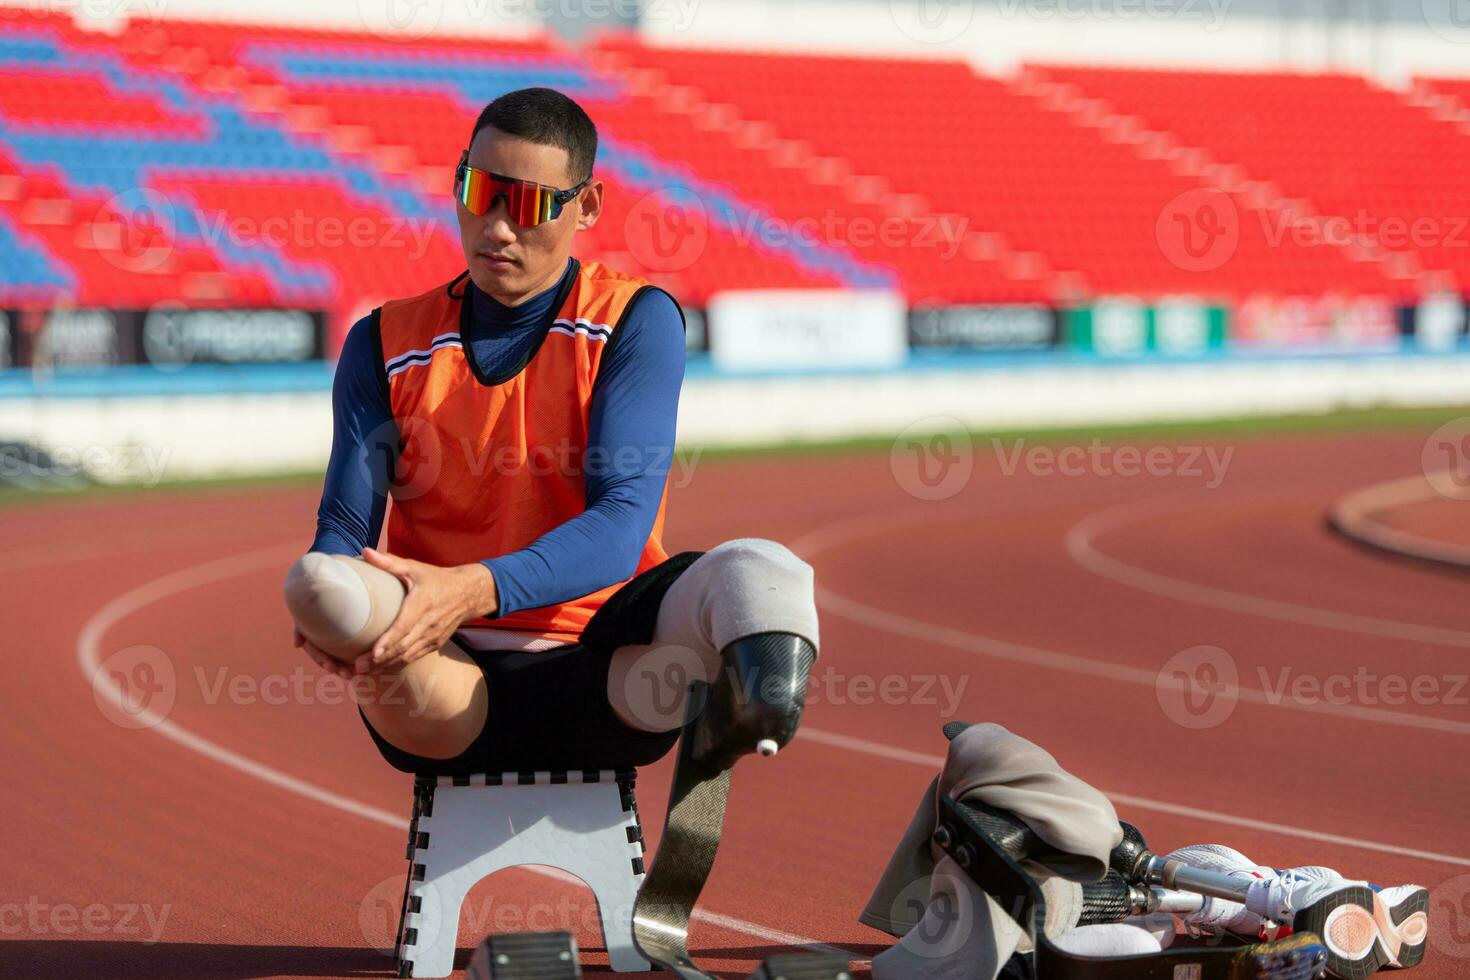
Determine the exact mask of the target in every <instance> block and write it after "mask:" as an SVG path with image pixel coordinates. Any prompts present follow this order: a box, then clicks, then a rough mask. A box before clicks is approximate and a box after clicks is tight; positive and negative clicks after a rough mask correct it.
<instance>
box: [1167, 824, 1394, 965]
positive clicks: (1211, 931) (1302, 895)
mask: <svg viewBox="0 0 1470 980" xmlns="http://www.w3.org/2000/svg"><path fill="white" fill-rule="evenodd" d="M1168 859H1170V860H1178V861H1182V862H1184V863H1185V864H1187V865H1190V866H1191V867H1195V868H1200V869H1203V870H1207V871H1217V872H1220V873H1222V874H1227V875H1230V876H1231V877H1234V878H1242V879H1246V880H1247V881H1248V882H1249V884H1250V889H1249V891H1248V892H1247V893H1246V899H1245V902H1244V904H1242V903H1239V902H1230V901H1226V900H1223V899H1218V898H1210V899H1206V900H1205V902H1204V905H1203V907H1202V908H1201V909H1200V910H1199V911H1198V912H1191V913H1188V914H1186V915H1183V916H1181V917H1180V920H1181V922H1182V923H1183V924H1184V927H1185V928H1186V929H1187V930H1189V931H1191V932H1194V933H1196V934H1204V935H1219V934H1221V933H1222V932H1232V933H1235V934H1236V935H1241V936H1247V937H1250V938H1252V939H1255V938H1261V939H1272V938H1275V937H1277V936H1279V935H1282V934H1284V933H1288V932H1314V933H1316V934H1317V935H1318V936H1320V937H1321V938H1322V942H1323V945H1325V946H1326V947H1327V969H1328V971H1329V972H1330V973H1332V974H1333V975H1334V976H1338V977H1343V978H1346V980H1363V978H1365V977H1368V976H1371V975H1372V974H1374V973H1376V972H1378V970H1379V969H1380V968H1381V967H1384V966H1387V965H1389V964H1390V963H1392V962H1393V961H1394V957H1393V955H1392V954H1391V953H1390V947H1391V946H1394V945H1396V944H1394V943H1392V942H1391V941H1390V939H1389V938H1388V937H1385V936H1383V935H1382V933H1381V930H1380V927H1379V925H1378V921H1377V917H1376V915H1375V911H1374V909H1375V901H1374V892H1373V889H1371V888H1370V887H1368V885H1367V884H1365V883H1363V882H1353V881H1348V880H1347V879H1345V878H1342V877H1341V876H1335V875H1324V874H1321V873H1319V872H1318V871H1317V870H1316V869H1314V871H1313V872H1312V873H1309V874H1303V873H1300V872H1298V871H1296V870H1286V871H1276V870H1274V869H1272V868H1268V867H1265V866H1264V865H1259V864H1256V863H1255V862H1253V861H1251V860H1250V859H1249V858H1247V857H1246V856H1245V855H1244V854H1241V853H1240V852H1239V851H1237V850H1234V849H1233V848H1229V847H1225V846H1224V845H1221V844H1196V845H1192V846H1190V847H1183V848H1180V849H1179V850H1177V851H1174V852H1172V853H1171V854H1169V855H1168ZM1416 962H1417V961H1416Z"/></svg>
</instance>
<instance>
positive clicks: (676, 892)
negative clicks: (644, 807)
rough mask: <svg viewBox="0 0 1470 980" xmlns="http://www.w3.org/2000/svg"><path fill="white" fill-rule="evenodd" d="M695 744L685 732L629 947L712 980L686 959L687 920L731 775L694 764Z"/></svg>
mask: <svg viewBox="0 0 1470 980" xmlns="http://www.w3.org/2000/svg"><path fill="white" fill-rule="evenodd" d="M693 743H694V740H693V739H692V738H690V737H689V732H688V729H687V727H686V730H685V732H684V734H683V735H682V736H681V737H680V739H679V756H678V761H677V762H676V763H675V768H674V783H673V786H672V787H671V789H670V791H669V815H668V819H667V820H666V821H665V822H664V832H663V836H662V837H660V838H659V842H658V851H657V852H656V853H655V854H654V856H653V866H652V867H651V868H649V869H648V873H647V874H646V875H645V876H644V878H643V885H642V887H640V888H639V889H638V899H637V901H636V902H635V903H634V905H633V943H634V944H635V945H636V946H637V947H638V949H639V951H640V952H641V953H642V954H643V955H644V956H645V957H647V958H648V959H649V960H651V961H652V962H653V963H656V964H657V965H659V966H661V967H663V968H664V969H666V970H668V971H670V972H672V973H674V974H677V975H678V976H679V977H681V978H682V980H715V978H714V977H712V976H710V975H709V974H708V973H705V972H704V971H703V970H701V969H700V968H699V967H697V966H695V965H694V961H693V960H691V959H690V958H689V916H690V914H691V913H692V912H693V911H694V903H695V902H697V901H698V900H699V893H700V892H701V891H703V890H704V883H705V882H706V881H708V880H709V874H710V869H712V868H713V867H714V863H715V852H717V851H718V850H719V849H720V832H721V831H722V830H723V829H724V825H725V802H726V800H727V799H728V798H729V795H730V770H728V769H718V770H717V769H711V768H709V767H707V766H702V765H699V764H698V763H696V762H694V761H692V760H691V759H690V755H689V754H690V751H691V748H690V747H691V746H692V745H693Z"/></svg>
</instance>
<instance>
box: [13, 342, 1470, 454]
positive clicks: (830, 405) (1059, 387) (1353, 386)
mask: <svg viewBox="0 0 1470 980" xmlns="http://www.w3.org/2000/svg"><path fill="white" fill-rule="evenodd" d="M1467 370H1470V355H1442V356H1436V357H1415V356H1399V357H1381V358H1379V357H1359V358H1353V359H1326V358H1324V359H1320V360H1316V359H1314V360H1269V361H1249V360H1244V361H1230V362H1207V363H1199V364H1162V363H1146V364H1137V365H1120V364H1098V365H1096V366H1071V365H1069V366H1062V367H1057V366H1049V367H1041V366H1037V367H1026V366H1021V367H1010V368H1007V369H1005V370H982V371H970V372H960V371H949V370H945V371H924V370H919V371H910V372H894V373H875V374H852V375H845V376H842V375H838V376H825V377H822V376H793V377H787V378H743V379H742V378H726V379H712V378H696V379H692V380H690V381H688V382H687V383H686V384H685V386H684V395H683V399H682V401H681V404H680V412H679V442H680V444H681V445H682V446H684V447H696V446H710V447H714V446H746V445H761V444H773V443H790V442H804V441H831V440H839V439H848V438H855V437H865V436H871V437H879V438H888V437H892V436H894V435H896V434H897V433H900V432H903V433H904V434H905V435H907V436H913V435H918V434H920V433H925V432H939V431H946V430H951V429H954V428H956V427H958V426H961V425H963V426H965V427H967V428H970V429H976V430H992V431H995V430H1005V429H1042V428H1048V427H1075V426H1088V425H1101V424H1107V423H1112V424H1120V423H1135V422H1165V421H1182V420H1190V419H1207V418H1221V417H1248V416H1256V415H1278V414H1296V413H1317V412H1328V411H1332V410H1335V409H1343V408H1367V407H1374V406H1402V407H1415V406H1435V405H1463V404H1466V403H1467V401H1470V399H1467V397H1466V389H1465V378H1466V376H1467ZM8 438H22V439H26V440H29V441H32V442H34V443H37V444H40V445H42V446H45V447H46V448H47V449H48V450H50V451H51V452H52V453H54V454H56V455H58V456H59V457H60V459H61V461H62V462H63V463H67V462H70V461H79V462H80V463H81V464H82V465H83V466H84V467H85V468H86V469H87V470H88V472H89V473H91V474H92V475H93V476H94V477H96V478H98V479H101V480H105V481H109V482H113V481H124V482H146V483H155V482H159V481H162V480H174V479H183V478H188V477H196V476H206V475H219V474H246V473H269V472H279V471H284V470H319V469H322V468H323V467H324V466H325V464H326V459H327V454H328V452H329V450H330V448H331V404H330V400H329V396H328V395H327V394H326V393H325V392H322V393H319V394H317V393H313V394H276V395H218V396H173V397H127V398H109V399H71V398H56V399H40V400H25V399H4V400H0V440H3V439H8Z"/></svg>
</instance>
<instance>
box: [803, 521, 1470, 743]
mask: <svg viewBox="0 0 1470 980" xmlns="http://www.w3.org/2000/svg"><path fill="white" fill-rule="evenodd" d="M904 523H908V522H907V521H892V520H889V521H884V520H882V519H881V518H879V519H874V518H866V519H863V520H847V521H841V522H837V523H835V524H831V525H827V526H826V527H823V528H819V529H818V530H816V531H814V532H812V533H811V534H808V535H806V536H804V537H802V538H801V539H800V540H798V541H797V542H796V543H795V544H794V545H792V549H791V550H792V551H794V552H796V553H797V554H798V555H800V556H802V557H803V558H805V559H807V560H810V559H812V558H813V557H815V556H817V555H819V554H821V553H822V552H823V551H826V550H827V549H829V548H835V547H838V546H840V545H843V544H847V543H849V542H851V541H854V540H857V539H859V538H863V537H869V536H873V535H876V534H879V533H881V532H883V531H884V530H887V529H889V528H891V527H893V526H896V525H901V524H904ZM816 591H817V605H818V607H819V608H820V609H822V610H823V611H824V612H828V613H833V614H835V615H837V616H840V617H842V618H843V619H847V620H850V621H852V622H854V623H857V624H859V625H861V626H867V627H870V628H872V629H877V630H882V631H883V632H885V633H891V634H893V635H894V636H903V637H907V638H909V639H912V640H918V641H920V642H923V643H929V644H938V645H940V646H946V647H950V648H951V649H954V650H960V651H963V652H965V653H971V654H976V655H978V656H982V657H989V658H990V659H992V660H1005V661H1009V662H1011V663H1018V664H1024V665H1026V666H1028V667H1041V668H1045V669H1047V670H1059V671H1063V672H1066V673H1071V674H1082V675H1084V676H1087V677H1098V678H1102V679H1104V680H1110V681H1117V682H1119V683H1123V684H1132V685H1134V686H1137V687H1149V688H1154V689H1156V690H1157V687H1158V685H1159V683H1160V679H1159V672H1158V671H1157V670H1148V669H1146V668H1143V667H1130V666H1127V665H1126V664H1115V663H1111V662H1109V661H1106V660H1094V659H1091V658H1089V657H1083V656H1079V655H1077V654H1073V653H1061V652H1058V651H1056V650H1047V649H1043V648H1042V647H1034V646H1028V645H1026V644H1023V643H1012V642H1010V641H1009V640H1001V639H997V638H995V637H991V636H983V635H981V634H979V633H972V632H970V631H968V630H958V629H952V628H949V627H944V626H939V625H937V624H934V623H928V622H925V621H923V620H920V619H915V618H913V617H911V616H904V615H901V614H899V613H895V612H889V611H888V610H886V609H876V608H874V607H873V606H870V605H868V604H867V603H863V602H858V601H857V600H855V599H850V598H848V597H847V596H843V595H838V594H837V593H836V592H833V591H832V590H830V589H824V588H821V587H818V588H817V590H816ZM1465 635H1466V636H1467V637H1470V634H1465ZM1160 666H1162V665H1160ZM1235 697H1236V700H1237V701H1242V702H1245V703H1247V704H1254V705H1260V706H1262V707H1267V708H1279V709H1282V710H1286V711H1300V712H1305V713H1307V714H1316V715H1331V716H1334V717H1339V718H1351V719H1352V720H1353V721H1359V722H1369V723H1371V724H1380V725H1397V726H1399V727H1403V728H1418V729H1423V730H1426V731H1434V732H1447V733H1449V734H1452V735H1470V722H1464V721H1455V720H1453V719H1450V718H1437V717H1433V716H1430V715H1417V714H1414V713H1413V712H1409V711H1395V710H1393V709H1391V708H1374V707H1369V706H1367V705H1359V704H1340V703H1337V702H1335V701H1326V700H1314V701H1298V700H1296V699H1294V698H1292V697H1290V696H1289V695H1287V694H1286V693H1285V691H1282V692H1281V693H1279V694H1276V693H1271V692H1268V691H1265V690H1261V689H1259V688H1253V687H1246V686H1245V685H1243V684H1242V685H1240V686H1239V688H1238V691H1237V693H1236V694H1235Z"/></svg>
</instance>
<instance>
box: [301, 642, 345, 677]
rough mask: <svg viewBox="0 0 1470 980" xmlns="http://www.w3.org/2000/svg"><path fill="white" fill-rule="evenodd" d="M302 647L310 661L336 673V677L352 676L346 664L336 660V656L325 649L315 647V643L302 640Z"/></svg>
mask: <svg viewBox="0 0 1470 980" xmlns="http://www.w3.org/2000/svg"><path fill="white" fill-rule="evenodd" d="M302 649H304V650H305V651H306V655H307V656H308V657H310V658H311V660H312V663H314V664H316V665H317V666H318V667H320V668H321V669H322V670H325V671H326V672H327V673H329V674H336V675H337V676H338V677H341V678H344V679H347V678H350V677H351V676H352V673H351V671H350V670H349V669H348V668H347V665H346V664H344V663H343V662H342V661H340V660H338V659H337V658H336V657H334V656H332V655H331V654H330V653H327V652H326V651H325V650H322V649H321V648H319V647H317V646H316V645H315V644H313V643H311V642H309V641H308V642H303V644H302Z"/></svg>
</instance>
